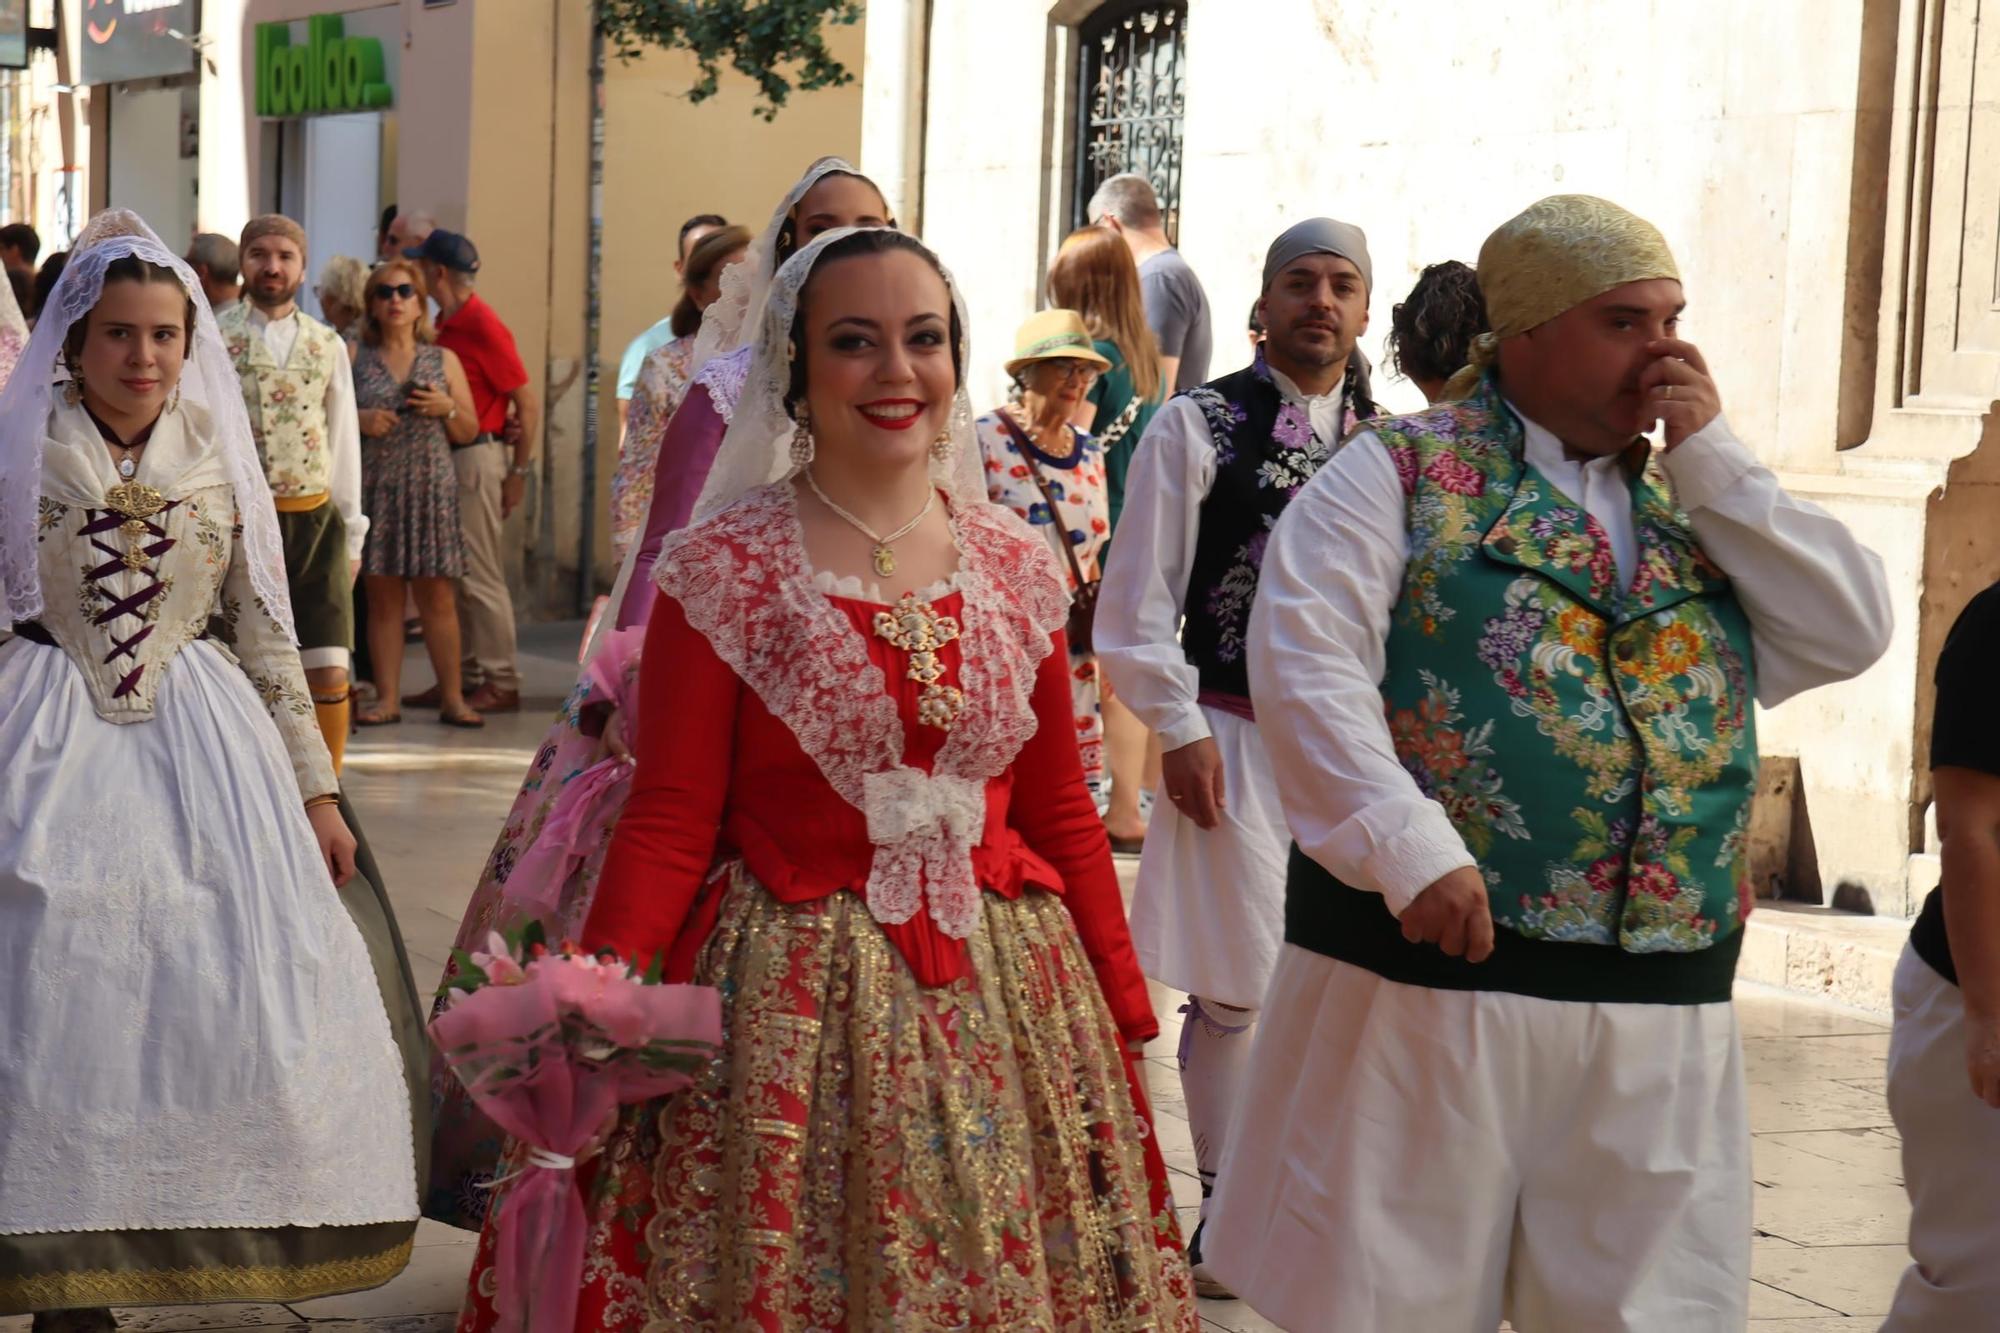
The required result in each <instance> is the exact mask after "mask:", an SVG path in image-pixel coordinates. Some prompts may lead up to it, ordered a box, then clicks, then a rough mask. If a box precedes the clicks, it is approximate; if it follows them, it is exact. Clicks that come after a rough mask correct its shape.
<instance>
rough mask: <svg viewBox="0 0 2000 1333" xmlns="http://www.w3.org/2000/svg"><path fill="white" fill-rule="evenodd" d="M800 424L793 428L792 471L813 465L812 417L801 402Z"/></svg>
mask: <svg viewBox="0 0 2000 1333" xmlns="http://www.w3.org/2000/svg"><path fill="white" fill-rule="evenodd" d="M797 420H798V425H796V426H794V427H793V428H792V471H794V472H803V471H805V470H806V469H807V468H808V467H811V466H812V461H813V436H812V419H811V418H810V417H808V416H807V415H806V408H805V404H804V403H801V404H799V410H798V416H797Z"/></svg>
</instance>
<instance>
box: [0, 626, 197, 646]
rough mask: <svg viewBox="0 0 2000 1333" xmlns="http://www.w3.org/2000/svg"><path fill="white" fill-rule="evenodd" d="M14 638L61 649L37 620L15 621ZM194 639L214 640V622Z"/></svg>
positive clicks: (54, 638) (45, 627)
mask: <svg viewBox="0 0 2000 1333" xmlns="http://www.w3.org/2000/svg"><path fill="white" fill-rule="evenodd" d="M14 637H15V638H17V639H26V640H27V641H28V642H29V643H39V644H41V645H42V647H44V648H60V647H62V645H61V644H59V643H57V642H56V636H55V635H53V634H51V633H49V630H48V626H46V625H44V624H43V623H42V622H41V621H39V620H17V621H15V622H14ZM195 637H196V638H198V639H213V638H216V637H217V635H216V629H215V624H214V622H212V621H211V622H210V623H209V624H207V625H204V626H203V627H202V631H201V633H199V634H197V635H195Z"/></svg>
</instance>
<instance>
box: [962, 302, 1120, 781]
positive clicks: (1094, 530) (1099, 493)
mask: <svg viewBox="0 0 2000 1333" xmlns="http://www.w3.org/2000/svg"><path fill="white" fill-rule="evenodd" d="M1109 365H1110V362H1109V361H1107V360H1106V359H1105V358H1104V356H1103V355H1102V354H1100V353H1099V352H1098V351H1097V350H1096V348H1094V347H1093V346H1092V345H1091V340H1090V335H1089V334H1088V333H1087V332H1085V330H1084V327H1083V319H1082V317H1081V316H1079V315H1078V314H1077V313H1076V312H1075V311H1074V310H1044V311H1042V312H1041V313H1040V314H1038V315H1035V316H1034V317H1033V318H1031V319H1029V320H1028V322H1027V323H1025V324H1023V325H1022V326H1021V328H1020V331H1019V332H1018V333H1016V334H1015V336H1014V359H1013V360H1012V361H1009V362H1008V363H1007V373H1008V374H1009V375H1012V376H1013V377H1014V381H1015V383H1017V384H1019V385H1020V386H1021V401H1020V402H1019V403H1018V404H1010V405H1009V406H1006V407H1001V408H996V409H995V410H994V411H991V412H988V413H987V414H986V415H985V416H983V417H981V418H979V420H978V421H977V422H976V423H974V427H975V431H976V434H977V438H978V440H979V453H980V457H981V459H982V461H983V463H984V466H985V469H986V494H987V498H989V499H991V500H992V501H993V503H995V504H1000V505H1005V506H1007V507H1008V508H1009V509H1011V510H1013V511H1014V512H1015V513H1017V514H1019V515H1020V516H1021V517H1022V518H1024V519H1026V520H1027V521H1028V524H1029V526H1030V527H1032V528H1035V529H1036V530H1037V531H1039V532H1041V533H1042V534H1043V535H1044V536H1046V537H1047V538H1048V542H1049V546H1050V549H1052V550H1053V551H1054V552H1055V554H1056V561H1057V564H1058V567H1059V568H1061V570H1062V572H1063V577H1064V578H1065V579H1067V580H1068V582H1069V587H1070V593H1071V595H1072V596H1075V595H1077V593H1078V592H1079V590H1080V589H1081V588H1082V587H1083V585H1085V584H1093V583H1095V582H1096V581H1097V580H1098V578H1099V576H1100V566H1099V558H1100V553H1101V552H1102V551H1103V549H1104V543H1105V542H1106V541H1107V540H1108V539H1109V538H1110V536H1111V496H1110V489H1109V487H1108V485H1107V482H1106V478H1105V472H1104V455H1103V453H1102V451H1100V450H1099V449H1098V447H1097V443H1096V441H1094V440H1093V439H1092V438H1091V437H1090V436H1089V435H1088V434H1086V433H1085V432H1083V431H1082V430H1080V429H1078V428H1077V427H1076V426H1074V425H1072V424H1071V422H1070V418H1071V417H1073V416H1075V415H1076V413H1077V411H1078V410H1079V408H1080V407H1081V406H1082V404H1083V402H1084V400H1085V397H1086V396H1087V395H1088V394H1089V392H1090V389H1091V386H1092V385H1093V384H1095V383H1096V381H1097V377H1098V375H1099V374H1100V373H1102V372H1103V371H1104V370H1105V369H1106V368H1107V367H1108V366H1109ZM1065 548H1067V553H1065ZM1070 693H1071V696H1072V697H1073V699H1074V700H1075V704H1076V708H1075V712H1076V743H1077V748H1078V749H1079V750H1080V751H1081V752H1082V754H1083V776H1084V780H1085V781H1086V782H1087V783H1089V784H1090V788H1091V790H1092V791H1093V792H1094V791H1096V790H1097V789H1098V788H1100V787H1101V786H1102V785H1103V782H1104V716H1103V711H1102V708H1101V706H1100V703H1099V698H1098V678H1097V658H1096V656H1095V655H1094V654H1092V653H1091V652H1090V649H1089V646H1088V645H1087V644H1086V645H1084V646H1082V647H1078V646H1077V645H1076V644H1071V645H1070Z"/></svg>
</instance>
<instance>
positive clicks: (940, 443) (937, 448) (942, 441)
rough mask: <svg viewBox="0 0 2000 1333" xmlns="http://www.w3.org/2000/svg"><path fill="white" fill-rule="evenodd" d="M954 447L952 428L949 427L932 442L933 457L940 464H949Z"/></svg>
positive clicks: (940, 432)
mask: <svg viewBox="0 0 2000 1333" xmlns="http://www.w3.org/2000/svg"><path fill="white" fill-rule="evenodd" d="M952 445H953V441H952V438H951V428H950V427H949V426H947V427H945V428H944V429H943V430H941V431H939V432H938V437H937V438H936V439H935V440H932V441H931V457H932V458H935V459H936V460H937V461H938V462H940V463H943V462H947V461H948V460H949V459H950V458H951V451H952Z"/></svg>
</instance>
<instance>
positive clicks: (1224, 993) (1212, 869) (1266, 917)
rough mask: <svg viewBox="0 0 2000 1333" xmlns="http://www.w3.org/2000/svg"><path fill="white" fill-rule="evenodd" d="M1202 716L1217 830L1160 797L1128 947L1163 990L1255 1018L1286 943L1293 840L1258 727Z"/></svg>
mask: <svg viewBox="0 0 2000 1333" xmlns="http://www.w3.org/2000/svg"><path fill="white" fill-rule="evenodd" d="M1201 711H1202V715H1203V716H1205V717H1206V718H1207V719H1208V725H1209V728H1210V730H1211V731H1212V732H1213V733H1214V736H1215V744H1216V748H1217V749H1218V750H1220V751H1221V752H1222V772H1223V797H1224V801H1225V806H1226V808H1225V809H1224V810H1223V814H1222V822H1221V824H1220V825H1219V826H1218V827H1216V828H1214V829H1212V830H1204V829H1202V828H1200V827H1198V826H1196V824H1195V822H1194V821H1193V820H1191V819H1189V818H1188V817H1187V816H1185V815H1183V814H1182V813H1181V812H1180V811H1179V810H1177V809H1175V808H1174V805H1173V802H1171V801H1169V800H1167V799H1166V793H1164V792H1161V793H1160V794H1159V795H1160V799H1159V800H1158V801H1157V802H1156V803H1155V804H1154V806H1153V815H1152V820H1151V823H1150V824H1149V825H1148V827H1147V829H1146V846H1145V850H1144V851H1143V852H1141V853H1140V856H1139V877H1138V883H1137V887H1136V888H1135V890H1134V892H1133V896H1132V942H1133V944H1134V945H1136V946H1137V948H1138V951H1139V964H1140V966H1141V967H1142V968H1144V969H1145V973H1146V975H1147V976H1149V977H1151V978H1153V980H1155V981H1157V982H1160V983H1161V984H1162V985H1165V986H1169V987H1171V988H1173V989H1175V990H1183V991H1186V992H1188V993H1189V994H1190V995H1199V996H1201V997H1202V998H1203V999H1208V1000H1216V1001H1219V1002H1221V1003H1223V1004H1227V1005H1234V1006H1235V1007H1237V1008H1239V1009H1255V1008H1257V1007H1259V1006H1260V1005H1262V1004H1263V1003H1264V991H1265V990H1266V988H1268V986H1269V985H1270V981H1271V969H1272V968H1273V967H1274V966H1275V965H1276V964H1277V960H1278V946H1279V945H1280V944H1282V943H1283V942H1284V939H1285V864H1286V860H1287V858H1288V856H1289V854H1290V851H1291V845H1292V835H1291V831H1290V830H1289V829H1288V828H1287V827H1286V826H1285V811H1284V807H1283V806H1281V805H1280V804H1279V802H1278V784H1277V779H1276V778H1274V777H1273V776H1272V773H1271V760H1270V756H1269V755H1268V754H1267V753H1266V751H1265V749H1264V740H1263V737H1261V736H1259V735H1258V734H1257V724H1256V723H1254V722H1249V721H1246V720H1244V719H1243V718H1240V717H1237V716H1236V715H1235V714H1233V713H1225V712H1222V711H1220V710H1219V709H1214V708H1209V707H1205V706H1204V707H1203V708H1202V710H1201Z"/></svg>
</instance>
